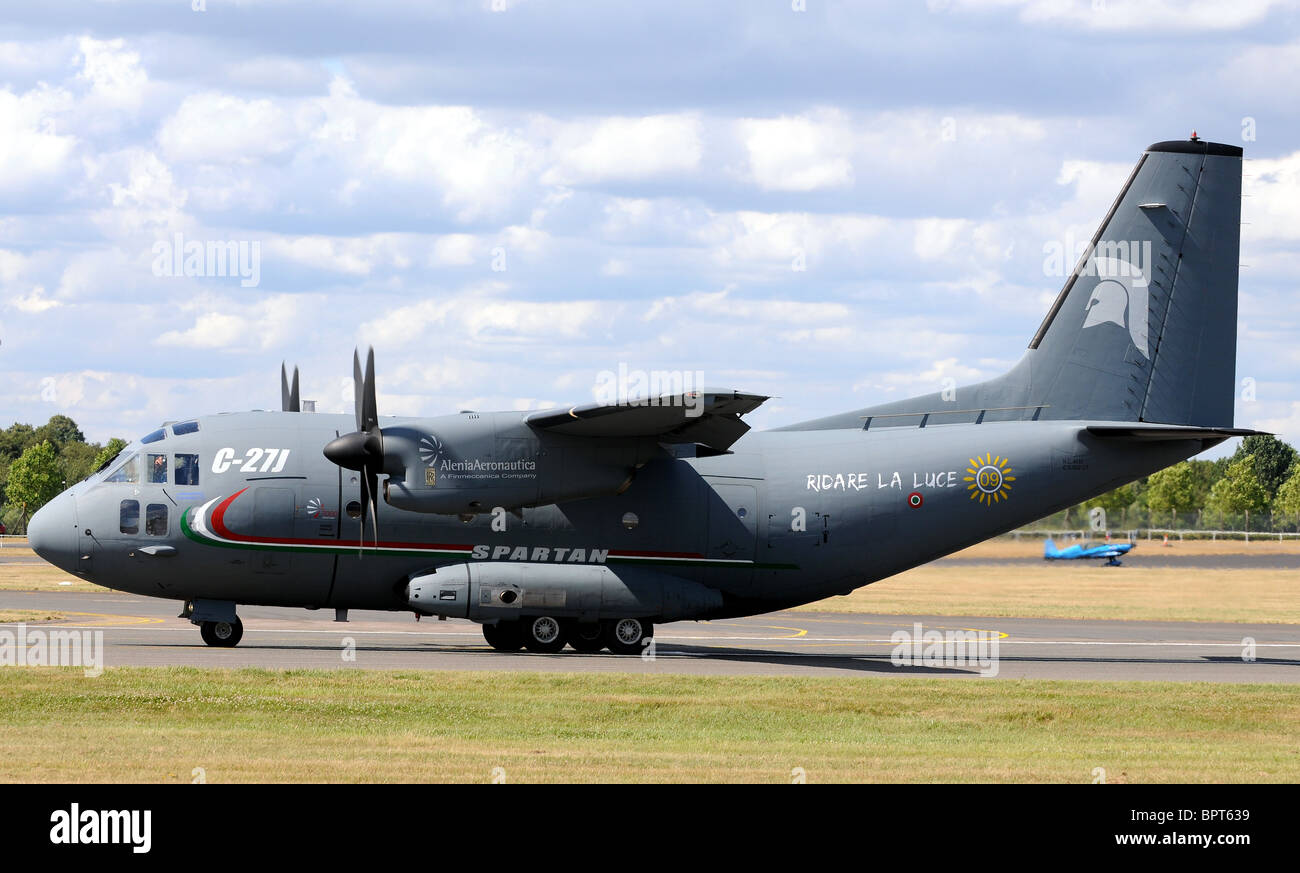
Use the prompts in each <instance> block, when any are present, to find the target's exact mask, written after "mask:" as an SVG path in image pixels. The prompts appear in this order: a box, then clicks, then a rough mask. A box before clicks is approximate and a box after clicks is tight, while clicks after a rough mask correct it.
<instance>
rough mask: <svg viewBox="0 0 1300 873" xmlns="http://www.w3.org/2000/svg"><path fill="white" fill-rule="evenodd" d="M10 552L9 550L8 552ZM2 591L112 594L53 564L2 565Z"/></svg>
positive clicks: (0, 567) (0, 569) (0, 576)
mask: <svg viewBox="0 0 1300 873" xmlns="http://www.w3.org/2000/svg"><path fill="white" fill-rule="evenodd" d="M6 551H8V550H6ZM0 591H94V592H97V593H99V594H104V593H111V591H112V589H110V588H102V587H100V586H99V585H94V584H92V583H90V582H87V581H86V580H85V579H82V578H81V577H80V576H74V575H72V574H71V573H66V572H64V571H63V570H60V569H59V568H58V567H55V566H53V565H52V564H44V563H41V564H2V563H0Z"/></svg>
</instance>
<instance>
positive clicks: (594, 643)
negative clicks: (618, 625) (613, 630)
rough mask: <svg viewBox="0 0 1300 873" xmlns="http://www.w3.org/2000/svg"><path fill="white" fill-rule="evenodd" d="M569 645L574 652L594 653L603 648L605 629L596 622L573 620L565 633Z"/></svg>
mask: <svg viewBox="0 0 1300 873" xmlns="http://www.w3.org/2000/svg"><path fill="white" fill-rule="evenodd" d="M566 637H567V639H568V642H569V645H570V646H572V647H573V650H574V651H575V652H581V653H582V654H584V655H594V654H596V653H597V652H599V651H601V650H603V649H604V648H605V645H606V643H605V629H604V628H603V627H601V626H600V625H598V624H580V623H578V622H573V623H572V624H571V625H569V628H568V632H567V634H566Z"/></svg>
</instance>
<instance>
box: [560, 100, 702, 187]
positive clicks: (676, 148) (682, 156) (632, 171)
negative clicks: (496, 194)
mask: <svg viewBox="0 0 1300 873" xmlns="http://www.w3.org/2000/svg"><path fill="white" fill-rule="evenodd" d="M551 151H552V155H553V157H552V160H553V161H554V164H553V166H552V167H551V168H550V169H548V170H547V171H546V172H545V173H543V174H542V177H541V181H542V182H543V183H544V184H547V185H581V184H592V183H597V182H608V181H613V180H632V179H650V178H655V177H661V176H668V175H676V174H683V173H690V172H693V171H694V170H695V169H696V168H697V167H698V166H699V165H700V159H701V157H702V155H703V152H704V145H703V142H702V139H701V128H700V119H699V118H698V117H697V116H695V115H693V114H678V115H648V116H644V117H640V118H624V117H616V118H605V119H601V120H598V121H594V122H578V123H570V124H566V125H562V126H561V127H560V130H559V133H558V135H557V136H556V137H555V140H554V143H553V145H552V147H551Z"/></svg>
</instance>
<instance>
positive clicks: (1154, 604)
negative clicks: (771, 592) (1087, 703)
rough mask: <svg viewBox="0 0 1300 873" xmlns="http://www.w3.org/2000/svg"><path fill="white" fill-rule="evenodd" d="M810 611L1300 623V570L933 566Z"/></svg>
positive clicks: (805, 608) (811, 606) (816, 605)
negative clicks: (1299, 571)
mask: <svg viewBox="0 0 1300 873" xmlns="http://www.w3.org/2000/svg"><path fill="white" fill-rule="evenodd" d="M799 609H800V610H803V611H809V612H860V613H885V614H890V615H978V616H996V617H1002V618H1088V619H1119V620H1125V621H1230V622H1271V623H1295V622H1300V573H1298V572H1296V571H1294V570H1269V569H1232V570H1217V569H1204V570H1195V571H1189V570H1178V569H1169V568H1155V569H1142V568H1140V567H1137V566H1127V565H1126V566H1123V567H1097V566H1092V565H1078V564H1062V565H1057V564H1045V565H1043V566H1041V567H1039V566H1034V567H1024V568H1022V567H1015V568H1007V567H997V566H967V567H962V566H954V565H944V564H943V563H938V564H930V565H927V566H924V567H917V568H916V569H915V570H908V571H907V572H905V573H900V574H899V575H897V576H894V577H891V578H889V579H884V580H882V581H880V582H877V583H875V584H874V585H869V586H867V587H866V588H859V589H858V590H857V591H854V592H853V593H852V594H849V595H847V596H844V597H831V598H828V599H826V600H820V601H818V602H816V603H811V604H809V605H807V606H801V607H799Z"/></svg>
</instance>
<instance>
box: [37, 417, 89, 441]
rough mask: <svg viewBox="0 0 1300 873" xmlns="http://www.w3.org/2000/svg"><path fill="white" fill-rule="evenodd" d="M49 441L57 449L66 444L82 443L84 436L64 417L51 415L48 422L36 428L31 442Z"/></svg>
mask: <svg viewBox="0 0 1300 873" xmlns="http://www.w3.org/2000/svg"><path fill="white" fill-rule="evenodd" d="M42 440H49V441H50V442H52V443H54V448H56V449H59V448H62V447H63V446H65V445H67V444H68V443H84V442H85V441H86V435H85V434H83V433H82V432H81V428H79V427H77V423H76V422H75V421H73V420H72V419H70V418H68V417H67V416H66V415H52V416H50V420H49V421H47V422H46V423H45V424H43V425H41V426H40V427H38V428H36V433H35V434H34V439H33V440H32V441H33V442H40V441H42Z"/></svg>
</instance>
